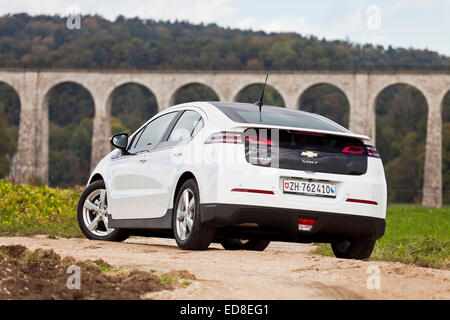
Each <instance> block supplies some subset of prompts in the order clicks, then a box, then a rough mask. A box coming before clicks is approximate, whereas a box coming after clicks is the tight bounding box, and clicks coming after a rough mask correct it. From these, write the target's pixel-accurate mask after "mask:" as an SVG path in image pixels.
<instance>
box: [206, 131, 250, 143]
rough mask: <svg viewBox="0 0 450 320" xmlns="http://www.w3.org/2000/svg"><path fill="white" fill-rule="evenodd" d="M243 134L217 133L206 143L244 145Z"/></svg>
mask: <svg viewBox="0 0 450 320" xmlns="http://www.w3.org/2000/svg"><path fill="white" fill-rule="evenodd" d="M242 142H243V140H242V133H240V132H227V131H222V132H216V133H213V134H212V135H210V136H209V138H208V139H206V141H205V143H242Z"/></svg>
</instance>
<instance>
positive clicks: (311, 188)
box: [283, 179, 336, 198]
mask: <svg viewBox="0 0 450 320" xmlns="http://www.w3.org/2000/svg"><path fill="white" fill-rule="evenodd" d="M283 192H284V193H294V194H303V195H308V196H319V197H329V198H336V185H335V184H334V183H328V182H319V181H308V180H301V179H283Z"/></svg>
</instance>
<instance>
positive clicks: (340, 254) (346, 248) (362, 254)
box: [331, 240, 376, 260]
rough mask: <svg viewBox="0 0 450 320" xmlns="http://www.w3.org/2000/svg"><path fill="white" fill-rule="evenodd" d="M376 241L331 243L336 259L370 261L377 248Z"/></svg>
mask: <svg viewBox="0 0 450 320" xmlns="http://www.w3.org/2000/svg"><path fill="white" fill-rule="evenodd" d="M375 242H376V241H375V240H367V241H363V240H343V241H340V242H333V243H331V248H332V249H333V253H334V255H335V256H336V258H342V259H358V260H364V259H369V257H370V255H371V254H372V251H373V248H374V247H375Z"/></svg>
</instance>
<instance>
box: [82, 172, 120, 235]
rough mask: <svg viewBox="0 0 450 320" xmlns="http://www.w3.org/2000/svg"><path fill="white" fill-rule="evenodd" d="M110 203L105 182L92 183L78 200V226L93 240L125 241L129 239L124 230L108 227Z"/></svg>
mask: <svg viewBox="0 0 450 320" xmlns="http://www.w3.org/2000/svg"><path fill="white" fill-rule="evenodd" d="M107 214H108V201H107V199H106V188H105V183H104V182H103V181H95V182H93V183H91V184H90V185H89V186H88V187H87V188H86V189H85V190H84V191H83V193H82V194H81V196H80V199H79V200H78V207H77V220H78V225H79V227H80V229H81V231H82V232H83V234H84V235H85V236H86V238H88V239H91V240H103V241H123V240H125V239H127V238H128V233H127V232H125V231H124V230H120V229H114V228H109V227H108V216H107Z"/></svg>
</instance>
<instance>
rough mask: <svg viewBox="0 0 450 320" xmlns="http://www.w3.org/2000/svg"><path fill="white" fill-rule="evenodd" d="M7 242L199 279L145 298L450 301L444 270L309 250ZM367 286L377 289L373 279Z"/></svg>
mask: <svg viewBox="0 0 450 320" xmlns="http://www.w3.org/2000/svg"><path fill="white" fill-rule="evenodd" d="M9 244H21V245H24V246H26V247H28V248H29V249H33V250H34V249H37V248H44V249H49V248H52V249H53V250H54V251H55V252H56V253H58V254H60V255H62V256H73V257H75V258H77V259H80V260H95V259H99V258H101V259H103V260H105V261H106V262H108V263H110V264H111V265H114V266H121V267H122V266H123V267H126V268H130V269H141V270H147V271H148V270H157V271H162V272H167V271H170V270H188V271H189V272H190V273H192V274H194V275H195V276H196V277H197V279H198V280H196V281H193V283H192V284H191V285H190V286H188V287H187V288H180V289H176V290H174V291H160V292H156V293H152V294H148V295H147V297H148V298H152V299H252V300H253V299H450V271H449V270H436V269H429V268H421V267H416V266H412V265H404V264H401V263H394V262H379V261H355V260H343V259H336V258H332V257H322V256H319V255H316V254H313V253H311V251H312V250H313V249H314V246H312V245H302V244H289V243H278V242H274V243H271V244H270V246H269V247H268V248H267V249H266V250H265V251H264V252H249V251H225V250H222V249H221V247H220V245H217V244H213V245H211V247H210V249H209V250H207V251H183V250H180V249H178V247H177V246H176V243H175V241H174V240H170V239H156V238H131V239H128V240H127V241H126V242H124V243H110V242H101V241H89V240H84V239H48V238H47V237H45V236H37V237H29V238H27V237H11V238H6V237H4V238H0V245H9ZM370 266H376V267H378V268H379V270H380V289H368V288H367V280H368V277H370V276H371V275H372V276H373V275H374V273H373V272H374V271H373V270H374V269H375V267H371V268H369V267H370ZM368 268H369V269H368ZM368 271H369V272H371V273H370V274H369V273H368ZM369 282H370V283H372V284H376V281H374V280H373V278H371V280H369Z"/></svg>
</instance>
